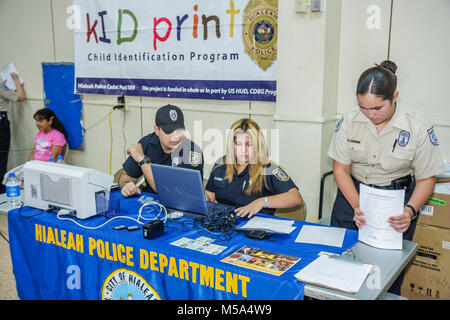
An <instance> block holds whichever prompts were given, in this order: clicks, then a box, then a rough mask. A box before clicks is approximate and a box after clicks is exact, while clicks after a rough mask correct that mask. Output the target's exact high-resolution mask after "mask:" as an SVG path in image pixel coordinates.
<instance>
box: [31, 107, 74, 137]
mask: <svg viewBox="0 0 450 320" xmlns="http://www.w3.org/2000/svg"><path fill="white" fill-rule="evenodd" d="M33 118H34V119H36V118H38V119H40V120H42V119H44V120H47V121H50V120H53V121H52V128H53V129H55V130H58V131H59V132H61V133H62V134H63V135H64V138H66V140H67V132H66V129H64V125H63V124H62V122H61V121H60V120H59V119H58V117H57V116H56V114H55V113H54V112H53V110H52V109H49V108H43V109H39V110H38V111H36V112H35V114H34V116H33Z"/></svg>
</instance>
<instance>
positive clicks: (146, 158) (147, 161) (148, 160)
mask: <svg viewBox="0 0 450 320" xmlns="http://www.w3.org/2000/svg"><path fill="white" fill-rule="evenodd" d="M146 163H150V158H149V157H147V156H145V157H144V159H142V160H141V161H139V162H138V165H139V167H140V166H142V165H143V164H146Z"/></svg>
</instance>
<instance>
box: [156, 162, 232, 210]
mask: <svg viewBox="0 0 450 320" xmlns="http://www.w3.org/2000/svg"><path fill="white" fill-rule="evenodd" d="M151 166H152V172H153V178H154V180H155V184H156V189H157V191H158V197H159V201H160V202H161V204H162V205H163V206H165V207H166V209H169V210H168V211H169V212H172V211H180V212H182V213H183V216H187V217H191V218H199V217H206V216H210V215H217V216H222V215H226V213H228V212H231V211H234V209H236V207H234V206H231V205H226V204H221V203H216V202H209V201H206V197H205V191H204V190H203V183H202V177H201V175H200V171H198V170H194V169H187V168H179V167H171V166H165V165H160V164H154V163H152V164H151Z"/></svg>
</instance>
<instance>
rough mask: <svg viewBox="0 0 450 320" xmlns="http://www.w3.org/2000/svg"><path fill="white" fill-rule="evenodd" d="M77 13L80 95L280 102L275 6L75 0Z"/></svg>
mask: <svg viewBox="0 0 450 320" xmlns="http://www.w3.org/2000/svg"><path fill="white" fill-rule="evenodd" d="M73 8H74V11H73V12H74V16H78V18H79V19H78V22H79V24H78V25H77V26H76V27H75V29H74V41H75V92H76V93H78V94H108V95H129V96H151V97H167V98H192V99H218V100H247V101H276V59H277V33H278V23H277V20H278V0H196V1H186V0H145V1H144V0H127V1H125V0H96V1H92V0H74V6H73ZM75 13H76V14H75Z"/></svg>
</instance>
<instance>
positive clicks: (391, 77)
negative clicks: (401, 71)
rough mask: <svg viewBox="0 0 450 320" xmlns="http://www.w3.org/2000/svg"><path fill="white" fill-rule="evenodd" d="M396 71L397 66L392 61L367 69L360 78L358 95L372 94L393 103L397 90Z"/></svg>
mask: <svg viewBox="0 0 450 320" xmlns="http://www.w3.org/2000/svg"><path fill="white" fill-rule="evenodd" d="M396 71H397V65H396V64H395V63H394V62H392V61H390V60H385V61H383V62H382V63H380V64H376V67H372V68H369V69H367V70H366V71H364V72H363V73H362V74H361V76H360V77H359V80H358V85H357V87H356V94H360V95H364V94H366V93H371V94H374V95H376V96H378V97H380V98H381V99H383V100H390V101H392V99H393V98H394V93H395V90H396V89H397V76H396V75H395V72H396Z"/></svg>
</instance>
